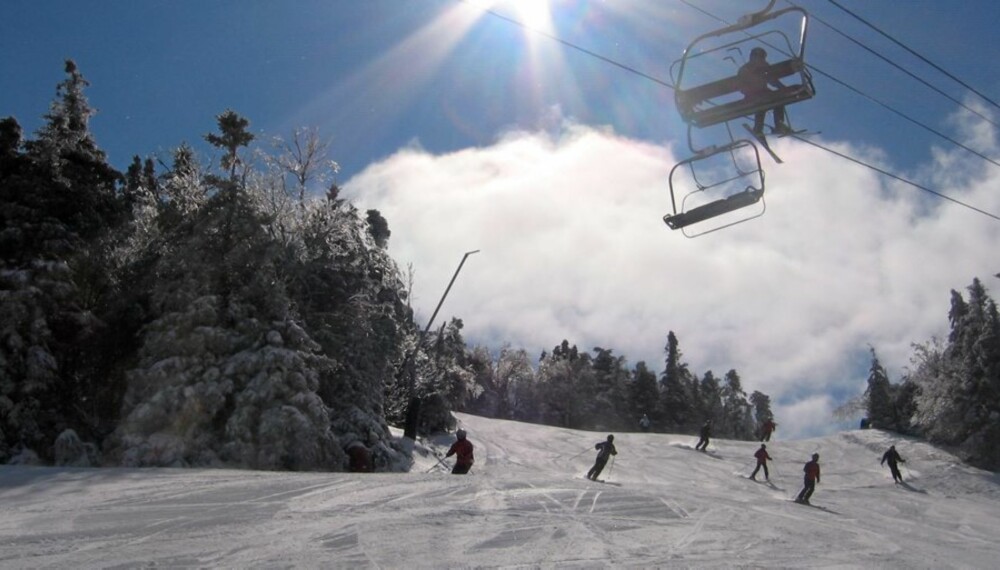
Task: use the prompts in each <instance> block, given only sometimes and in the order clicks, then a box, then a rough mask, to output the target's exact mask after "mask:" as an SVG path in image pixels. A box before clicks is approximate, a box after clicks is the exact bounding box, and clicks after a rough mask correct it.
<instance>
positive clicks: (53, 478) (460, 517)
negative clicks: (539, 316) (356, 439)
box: [0, 414, 1000, 569]
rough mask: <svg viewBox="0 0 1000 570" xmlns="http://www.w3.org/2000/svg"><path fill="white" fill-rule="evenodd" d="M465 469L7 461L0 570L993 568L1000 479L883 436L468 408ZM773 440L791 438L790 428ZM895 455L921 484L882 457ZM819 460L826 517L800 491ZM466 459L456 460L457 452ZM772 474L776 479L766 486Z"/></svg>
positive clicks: (432, 447) (438, 441) (1, 485)
mask: <svg viewBox="0 0 1000 570" xmlns="http://www.w3.org/2000/svg"><path fill="white" fill-rule="evenodd" d="M456 415H457V417H458V419H459V422H460V426H461V427H464V428H465V429H466V430H467V431H468V433H469V439H470V440H471V441H472V442H473V443H474V444H475V445H476V464H475V466H474V467H473V470H472V473H471V474H470V475H466V476H458V475H450V474H447V473H445V472H442V471H441V470H439V469H438V468H435V467H434V466H435V465H436V464H437V459H436V458H435V456H434V454H435V453H436V454H443V451H444V450H445V449H446V448H447V446H448V445H450V443H451V442H452V441H453V438H452V437H450V436H441V437H436V438H431V439H430V440H427V441H421V442H418V444H417V447H416V451H415V453H414V456H415V458H416V462H415V464H414V466H413V469H412V471H411V472H410V473H403V474H375V475H359V474H346V473H276V472H259V471H240V470H208V469H141V470H139V469H65V468H38V467H35V468H32V467H10V466H8V467H0V567H2V568H149V567H157V568H164V567H167V568H175V567H182V568H187V567H210V568H217V567H225V568H458V567H464V568H468V567H476V568H479V567H482V568H495V567H502V568H509V567H516V568H615V567H624V568H704V567H716V568H730V567H743V568H824V567H850V568H907V569H909V568H996V567H997V566H998V565H1000V477H998V476H997V475H995V474H993V473H989V472H985V471H981V470H977V469H973V468H971V467H967V466H964V465H962V464H961V463H959V462H958V461H957V460H956V459H955V458H954V457H952V456H951V455H950V454H948V453H946V452H943V451H941V450H938V449H936V448H934V447H932V446H930V445H927V444H925V443H921V442H917V441H913V440H908V439H904V438H900V437H898V436H895V435H892V434H886V433H882V432H879V431H852V432H845V433H840V434H837V435H834V436H829V437H824V438H819V439H811V440H800V441H780V440H775V441H772V442H770V443H769V444H768V450H769V451H770V453H771V456H772V457H773V458H774V459H775V461H774V463H773V465H772V472H771V483H770V484H767V483H764V482H754V481H751V480H749V479H747V478H746V475H748V474H749V472H750V471H751V469H752V468H753V465H754V463H753V459H752V455H753V452H754V451H755V450H756V449H757V448H758V447H759V444H758V443H753V442H733V441H723V440H714V441H713V442H712V445H711V446H710V448H709V452H710V453H708V454H705V453H701V452H698V451H694V450H693V449H691V448H692V447H693V445H694V443H695V439H696V438H693V437H689V436H677V435H663V434H640V433H616V434H615V435H616V439H615V444H616V445H617V448H618V456H617V457H616V458H615V460H614V462H613V463H609V464H608V467H607V468H606V469H605V473H604V475H603V478H605V479H606V482H605V483H595V482H591V481H588V480H586V479H584V477H583V475H584V474H585V473H586V471H587V469H588V468H589V467H590V466H591V464H592V462H593V459H594V457H595V454H596V452H595V451H594V447H593V446H594V444H596V443H597V442H599V441H602V440H604V439H605V437H606V436H607V434H606V433H594V432H581V431H573V430H567V429H559V428H552V427H544V426H537V425H531V424H522V423H517V422H509V421H500V420H491V419H485V418H480V417H476V416H470V415H465V414H456ZM776 435H779V436H780V432H779V433H778V434H776ZM892 444H895V445H896V448H897V449H898V450H899V452H900V454H901V455H902V456H903V458H904V459H906V460H907V462H906V463H905V464H904V465H903V466H902V467H903V476H904V477H905V479H906V485H895V484H893V481H892V478H891V476H890V475H889V470H888V467H880V466H879V459H880V458H881V455H882V453H883V452H884V451H885V450H886V449H887V448H888V447H889V445H892ZM814 452H818V453H819V454H820V456H821V457H820V464H821V465H822V469H823V474H822V482H821V483H820V485H819V486H818V487H817V490H816V494H815V495H814V496H813V500H812V503H813V505H814V506H813V507H809V506H804V505H797V504H795V503H793V502H792V501H791V500H790V498H791V497H792V496H793V495H795V494H796V493H797V492H798V491H799V489H800V488H801V485H802V465H803V464H804V463H805V462H806V461H807V460H808V458H809V456H810V455H812V453H814ZM447 461H448V463H449V464H450V463H451V462H452V461H453V458H452V459H449V460H447ZM758 479H763V477H762V476H761V475H758Z"/></svg>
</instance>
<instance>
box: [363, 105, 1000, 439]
mask: <svg viewBox="0 0 1000 570" xmlns="http://www.w3.org/2000/svg"><path fill="white" fill-rule="evenodd" d="M986 138H987V137H985V136H983V135H982V134H981V133H979V134H977V140H984V139H986ZM817 142H820V143H821V144H824V145H827V146H832V147H834V148H836V149H837V150H838V151H840V152H843V153H845V154H849V155H852V156H859V157H862V158H865V157H871V158H867V160H871V161H879V160H883V158H884V157H882V156H880V155H881V153H879V152H877V151H874V152H873V151H871V150H865V149H855V148H852V147H851V146H850V145H847V144H844V143H836V142H835V141H824V140H822V139H817ZM775 149H776V150H777V151H778V152H779V154H781V156H782V157H783V158H784V159H785V164H783V165H776V164H774V163H772V162H770V161H769V160H768V161H767V162H765V164H764V168H765V170H766V182H767V205H768V208H767V212H766V214H765V215H764V216H763V217H761V218H759V219H756V220H753V221H750V222H748V223H745V224H740V225H737V226H735V227H733V228H729V229H725V230H722V231H719V232H715V233H712V234H709V235H707V236H704V237H701V238H698V239H685V238H684V237H683V236H682V235H681V234H680V233H679V232H675V231H671V230H670V229H669V228H667V227H666V225H665V224H664V223H663V221H662V219H661V218H662V216H663V215H664V214H665V213H667V211H668V209H669V208H670V195H669V188H668V175H669V172H670V169H671V168H672V167H673V165H674V164H675V163H676V162H677V161H678V160H679V158H683V157H679V156H678V155H677V154H675V152H674V151H673V150H672V149H670V148H665V147H661V146H656V145H652V144H649V143H645V142H638V141H635V140H629V139H626V138H623V137H620V136H616V135H615V134H614V133H612V132H610V131H607V130H598V129H592V128H588V127H582V126H574V125H569V126H567V127H566V128H565V130H563V131H562V132H561V133H560V134H558V135H556V136H552V135H551V134H545V133H529V132H515V133H509V134H507V135H505V136H504V137H503V138H502V139H501V140H499V141H497V142H496V143H495V144H493V145H492V146H489V147H485V148H471V149H466V150H462V151H460V152H454V153H450V154H446V155H441V156H434V155H430V154H427V153H425V152H423V151H420V150H418V149H413V148H411V149H407V150H404V151H400V152H399V153H397V154H395V155H393V156H391V157H388V158H387V159H386V160H384V161H382V162H380V163H378V164H374V165H372V166H370V167H369V168H368V169H366V170H365V171H364V172H362V173H361V174H359V175H358V176H356V177H354V178H353V179H351V180H350V181H349V182H348V183H347V184H346V185H345V191H346V192H347V194H348V195H349V196H350V197H351V198H352V199H353V200H354V201H355V202H356V203H357V204H358V205H359V207H361V208H377V209H379V210H380V211H381V212H382V214H383V215H384V216H385V217H386V219H387V220H388V221H389V226H390V229H391V230H392V238H391V240H390V252H391V253H392V255H393V257H394V258H395V259H396V260H397V261H398V262H399V263H400V265H401V266H405V265H406V264H407V263H412V264H413V266H414V267H415V268H416V283H415V291H414V293H415V300H414V304H415V306H416V307H417V308H418V311H419V317H418V318H422V319H424V320H426V319H427V318H428V317H429V316H430V314H431V312H432V311H433V308H434V307H435V306H436V304H437V302H438V300H439V299H440V296H441V294H442V293H443V291H444V290H445V287H446V286H447V284H448V281H449V280H450V279H451V277H452V275H453V273H454V272H455V269H456V267H457V265H458V262H459V261H460V260H461V259H462V256H463V254H464V252H466V251H470V250H475V249H479V250H481V252H480V253H479V254H477V255H475V256H471V257H470V258H469V259H468V261H467V262H466V264H465V266H464V267H463V270H462V273H461V275H460V277H459V278H458V280H457V281H456V283H455V286H454V287H453V288H452V291H451V293H450V294H449V297H448V299H447V301H446V303H445V305H444V307H443V308H442V310H441V312H440V313H439V316H438V319H439V320H438V322H437V323H436V324H440V323H441V322H443V320H444V319H448V318H450V317H451V316H452V315H454V316H459V317H461V318H462V319H463V320H464V322H465V325H466V329H465V332H466V339H467V340H468V341H470V342H472V343H479V344H485V345H488V346H492V347H499V346H500V345H501V344H502V343H504V342H509V343H511V344H512V345H513V346H515V347H523V348H525V349H527V350H528V352H529V354H534V355H537V354H539V353H540V352H541V351H542V350H550V349H551V348H552V347H553V346H555V345H557V344H558V343H560V342H561V341H562V340H563V339H564V338H565V339H567V340H568V341H569V342H570V343H571V344H576V345H577V346H579V347H580V348H581V349H582V350H590V349H591V348H593V347H594V346H602V347H604V348H611V349H614V350H615V352H616V353H617V354H619V355H624V356H626V357H628V359H629V361H630V362H631V363H632V364H634V363H635V362H637V361H639V360H646V361H647V362H648V363H649V364H650V367H651V368H652V369H654V370H657V371H659V370H660V369H661V368H662V360H663V352H662V349H663V346H664V345H665V344H666V337H667V332H668V331H671V330H673V331H674V332H675V333H676V334H677V336H678V338H679V341H680V347H681V350H682V352H683V354H684V359H685V360H686V361H687V362H688V363H689V364H690V366H691V368H692V370H694V371H695V372H697V373H703V372H704V371H706V370H709V369H711V370H713V371H714V372H715V373H716V374H717V375H720V374H723V373H725V372H726V371H727V370H729V369H730V368H735V369H736V370H737V371H738V372H739V373H740V375H741V377H742V378H743V383H744V388H745V389H746V390H748V391H752V390H760V391H762V392H765V393H767V394H769V395H771V397H772V400H773V401H774V402H775V403H776V405H777V406H778V407H779V408H780V409H781V410H782V411H783V413H787V414H793V415H795V416H796V417H794V418H791V417H786V418H783V423H784V424H785V425H786V426H789V427H790V426H795V430H797V433H813V434H814V433H818V432H821V431H822V430H823V429H824V426H827V425H829V426H832V425H833V420H832V419H831V417H830V415H829V413H828V410H829V408H830V407H832V406H835V405H836V403H837V402H835V401H832V399H831V398H830V397H829V396H830V394H834V393H837V394H844V393H853V392H856V391H857V390H860V389H861V388H862V383H863V381H864V378H865V376H866V372H867V351H868V347H869V345H870V346H874V347H875V349H876V350H877V351H878V354H879V357H880V359H881V360H882V363H883V365H885V366H886V367H887V368H888V370H889V372H890V376H891V377H892V378H894V379H896V378H898V377H899V375H900V374H901V373H902V372H903V367H905V366H906V365H907V363H908V360H909V356H910V354H911V348H910V345H911V343H913V342H923V341H926V340H928V339H929V338H930V337H932V336H934V335H938V336H940V335H942V334H945V333H946V332H947V326H948V322H947V312H948V299H949V291H950V290H951V289H958V290H961V291H964V289H965V287H966V286H967V285H968V284H969V283H971V281H972V279H973V278H974V277H981V278H982V279H984V280H987V279H991V278H990V277H989V276H991V275H992V274H993V273H995V272H996V271H997V270H1000V263H998V260H997V257H996V255H995V254H994V253H993V250H994V248H995V243H996V242H997V237H998V235H1000V223H997V221H996V220H993V219H990V218H988V217H986V216H983V215H981V214H977V213H975V212H972V211H970V210H969V209H966V208H962V207H960V206H957V205H955V204H952V203H950V202H946V201H943V200H940V199H933V200H932V201H929V195H928V194H927V193H925V192H921V191H919V190H918V189H916V188H913V187H911V186H907V185H901V184H898V183H893V182H892V181H891V180H889V179H887V178H885V177H881V176H880V175H878V174H876V173H874V172H873V171H871V170H869V169H866V168H863V167H861V166H858V165H855V164H852V163H850V162H848V161H846V160H844V159H842V158H838V157H836V156H834V155H833V154H831V153H828V152H824V151H822V150H820V149H817V148H814V147H811V146H809V145H807V144H804V143H802V142H798V141H794V140H782V141H778V143H777V144H776V145H775ZM765 158H766V157H765ZM981 164H985V163H982V162H981V161H980V162H978V163H977V162H970V161H969V160H968V159H966V158H964V157H961V156H957V157H956V156H954V155H947V156H946V155H945V154H944V153H941V154H940V155H939V156H938V157H937V161H936V163H935V164H932V165H928V167H927V169H926V173H925V175H924V176H925V178H928V179H930V180H932V181H934V182H936V183H942V181H947V180H949V177H948V176H946V174H947V173H946V172H942V171H941V169H942V168H961V174H962V177H961V178H962V180H963V181H964V183H965V184H966V185H965V186H963V187H956V188H947V187H941V186H938V187H935V188H934V189H935V190H937V191H941V192H944V193H947V194H948V195H950V196H953V197H955V198H959V199H961V200H963V201H967V202H969V203H973V204H975V205H976V206H978V207H980V208H982V209H985V210H988V211H992V212H996V211H1000V193H997V192H996V191H995V188H996V185H997V182H998V179H1000V176H998V174H1000V171H998V170H995V169H992V170H991V169H986V168H985V167H983V166H981ZM932 183H933V182H927V183H926V184H928V185H931V184H932ZM984 282H985V284H986V286H987V287H990V286H991V285H992V284H991V283H990V282H989V281H984ZM859 354H861V355H864V358H863V362H862V363H861V365H860V367H859V359H858V355H859ZM806 401H808V402H821V403H822V405H820V406H815V405H809V406H803V405H801V402H806ZM780 420H782V418H779V421H780ZM785 435H786V436H789V435H791V434H790V433H789V432H788V431H785Z"/></svg>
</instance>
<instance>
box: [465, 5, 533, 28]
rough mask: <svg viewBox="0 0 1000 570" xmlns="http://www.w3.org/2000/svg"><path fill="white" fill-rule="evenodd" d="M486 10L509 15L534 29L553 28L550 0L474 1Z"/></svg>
mask: <svg viewBox="0 0 1000 570" xmlns="http://www.w3.org/2000/svg"><path fill="white" fill-rule="evenodd" d="M473 4H478V5H479V6H481V7H482V8H483V9H485V10H489V11H494V10H495V11H496V12H497V14H499V15H502V16H505V17H509V18H511V19H512V20H516V21H517V22H518V23H520V24H522V25H524V27H526V28H530V29H532V30H541V31H549V30H550V29H551V28H552V14H551V12H550V11H549V0H480V1H479V2H475V1H474V2H473Z"/></svg>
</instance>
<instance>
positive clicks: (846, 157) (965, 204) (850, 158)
mask: <svg viewBox="0 0 1000 570" xmlns="http://www.w3.org/2000/svg"><path fill="white" fill-rule="evenodd" d="M791 136H793V137H795V138H796V139H798V140H800V141H802V142H804V143H807V144H810V145H812V146H814V147H816V148H818V149H820V150H825V151H826V152H829V153H830V154H833V155H836V156H839V157H840V158H843V159H844V160H848V161H850V162H853V163H855V164H857V165H859V166H864V167H865V168H870V169H871V170H874V171H875V172H878V173H879V174H883V175H885V176H888V177H889V178H893V179H895V180H898V181H900V182H902V183H904V184H909V185H910V186H913V187H914V188H918V189H920V190H923V191H924V192H928V193H930V194H933V195H935V196H937V197H938V198H942V199H944V200H948V201H949V202H952V203H954V204H957V205H959V206H962V207H965V208H968V209H970V210H972V211H974V212H978V213H980V214H982V215H984V216H988V217H990V218H993V219H994V220H997V221H1000V216H998V215H996V214H994V213H992V212H988V211H986V210H983V209H981V208H978V207H976V206H973V205H972V204H969V203H968V202H963V201H961V200H959V199H957V198H952V197H951V196H949V195H947V194H943V193H941V192H938V191H937V190H933V189H931V188H928V187H927V186H924V185H922V184H918V183H916V182H914V181H912V180H908V179H906V178H903V177H902V176H899V175H898V174H894V173H892V172H890V171H888V170H886V169H884V168H880V167H878V166H875V165H874V164H870V163H867V162H864V161H863V160H861V159H858V158H854V157H853V156H850V155H847V154H844V153H842V152H840V151H837V150H834V149H832V148H830V147H827V146H823V145H821V144H819V143H817V142H816V141H812V140H809V139H807V138H805V137H802V136H798V135H791Z"/></svg>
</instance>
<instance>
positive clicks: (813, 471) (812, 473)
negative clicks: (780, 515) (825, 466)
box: [795, 453, 819, 505]
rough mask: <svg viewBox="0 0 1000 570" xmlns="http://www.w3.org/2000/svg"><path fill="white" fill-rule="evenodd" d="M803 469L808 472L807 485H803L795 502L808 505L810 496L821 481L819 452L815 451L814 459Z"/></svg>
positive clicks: (806, 476)
mask: <svg viewBox="0 0 1000 570" xmlns="http://www.w3.org/2000/svg"><path fill="white" fill-rule="evenodd" d="M802 471H803V472H805V474H806V475H805V485H804V486H803V487H802V491H800V492H799V496H798V497H796V498H795V502H796V503H802V504H803V505H808V504H809V497H811V496H812V494H813V491H815V490H816V484H817V483H819V454H818V453H813V456H812V461H810V462H808V463H806V465H805V467H803V468H802Z"/></svg>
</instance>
